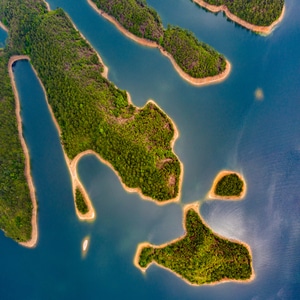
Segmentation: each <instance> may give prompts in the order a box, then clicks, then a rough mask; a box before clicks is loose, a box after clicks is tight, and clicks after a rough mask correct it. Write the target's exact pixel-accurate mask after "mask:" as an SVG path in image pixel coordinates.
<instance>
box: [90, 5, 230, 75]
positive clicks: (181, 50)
mask: <svg viewBox="0 0 300 300" xmlns="http://www.w3.org/2000/svg"><path fill="white" fill-rule="evenodd" d="M92 1H93V2H94V3H95V4H96V5H97V7H98V8H99V9H101V10H103V11H104V12H106V13H107V14H109V15H110V16H112V17H114V18H115V19H116V20H117V21H118V22H119V23H120V24H121V25H122V26H123V27H124V28H125V29H127V30H128V31H130V32H131V33H133V34H134V35H136V36H138V37H141V38H145V39H148V40H152V41H155V42H156V43H157V44H158V45H160V46H162V47H163V49H164V50H166V51H167V52H169V53H170V54H171V55H172V57H173V58H174V60H175V61H176V63H177V64H178V66H179V67H180V68H181V69H182V70H183V71H184V72H185V73H187V74H188V75H190V76H192V77H194V78H205V77H210V76H214V75H218V74H220V73H222V72H223V71H224V70H225V68H226V61H225V58H224V56H223V55H221V54H219V53H218V52H217V51H215V50H214V49H213V48H211V47H210V46H208V45H206V44H204V43H203V42H200V41H199V40H198V39H197V38H196V37H195V35H194V34H193V33H192V32H190V31H189V30H186V29H181V28H180V27H177V26H168V28H167V29H164V28H163V25H162V22H161V19H160V16H159V15H158V14H157V12H156V11H155V10H154V9H153V8H151V7H149V6H148V5H147V3H146V1H145V0H111V1H106V0H92Z"/></svg>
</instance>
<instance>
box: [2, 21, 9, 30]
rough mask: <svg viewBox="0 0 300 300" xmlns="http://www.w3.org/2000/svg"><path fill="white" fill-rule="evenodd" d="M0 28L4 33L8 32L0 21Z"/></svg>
mask: <svg viewBox="0 0 300 300" xmlns="http://www.w3.org/2000/svg"><path fill="white" fill-rule="evenodd" d="M0 27H1V28H2V29H3V30H4V31H6V32H8V29H7V27H6V26H5V25H4V24H3V23H2V22H1V21H0Z"/></svg>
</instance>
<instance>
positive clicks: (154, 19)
mask: <svg viewBox="0 0 300 300" xmlns="http://www.w3.org/2000/svg"><path fill="white" fill-rule="evenodd" d="M93 2H95V4H96V5H97V7H98V8H100V9H102V10H103V11H105V12H106V13H107V14H109V15H111V16H113V17H114V18H115V19H116V20H117V21H118V22H119V23H120V24H121V25H122V26H123V27H124V28H126V29H127V30H128V31H130V32H131V33H133V34H134V35H136V36H138V37H141V38H145V39H148V40H151V41H155V42H159V41H160V40H161V39H162V37H163V31H164V29H163V25H162V22H161V19H160V17H159V15H158V14H157V12H156V11H155V10H154V9H153V8H151V7H149V6H147V3H146V1H145V0H112V1H107V0H93Z"/></svg>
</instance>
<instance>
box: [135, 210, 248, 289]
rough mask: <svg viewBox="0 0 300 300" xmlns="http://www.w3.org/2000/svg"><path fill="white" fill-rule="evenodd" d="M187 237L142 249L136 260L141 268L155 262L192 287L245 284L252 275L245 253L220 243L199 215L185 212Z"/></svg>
mask: <svg viewBox="0 0 300 300" xmlns="http://www.w3.org/2000/svg"><path fill="white" fill-rule="evenodd" d="M185 227H186V235H185V236H184V237H183V238H182V239H179V240H177V241H175V242H173V243H170V244H168V245H167V246H164V247H159V246H147V247H144V248H143V249H142V251H141V253H140V256H139V265H140V267H141V268H147V266H148V265H149V264H151V262H153V261H155V262H156V263H157V264H159V265H162V266H164V267H166V268H168V269H170V270H171V271H173V272H175V273H176V274H178V275H180V276H181V277H183V278H185V279H186V280H188V281H189V282H190V283H193V284H198V285H200V284H205V283H213V282H217V281H220V280H246V279H249V278H250V277H251V274H252V267H251V264H252V262H251V261H252V260H251V256H250V253H249V251H248V249H247V248H246V247H245V246H244V245H242V244H239V243H234V242H231V241H228V240H226V239H222V238H220V237H218V236H217V235H215V234H214V233H213V232H212V231H211V230H210V229H209V228H208V227H206V226H205V225H204V224H203V223H202V221H201V218H200V216H199V214H198V213H197V212H196V211H195V210H194V209H193V208H190V209H189V210H188V211H187V212H186V220H185Z"/></svg>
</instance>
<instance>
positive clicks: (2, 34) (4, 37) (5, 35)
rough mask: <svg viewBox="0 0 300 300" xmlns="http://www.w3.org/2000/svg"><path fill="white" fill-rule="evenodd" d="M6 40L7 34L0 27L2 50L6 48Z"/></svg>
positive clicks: (0, 45) (0, 46)
mask: <svg viewBox="0 0 300 300" xmlns="http://www.w3.org/2000/svg"><path fill="white" fill-rule="evenodd" d="M6 39H7V32H6V31H5V30H3V29H2V28H1V27H0V48H3V47H4V45H5V40H6Z"/></svg>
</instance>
